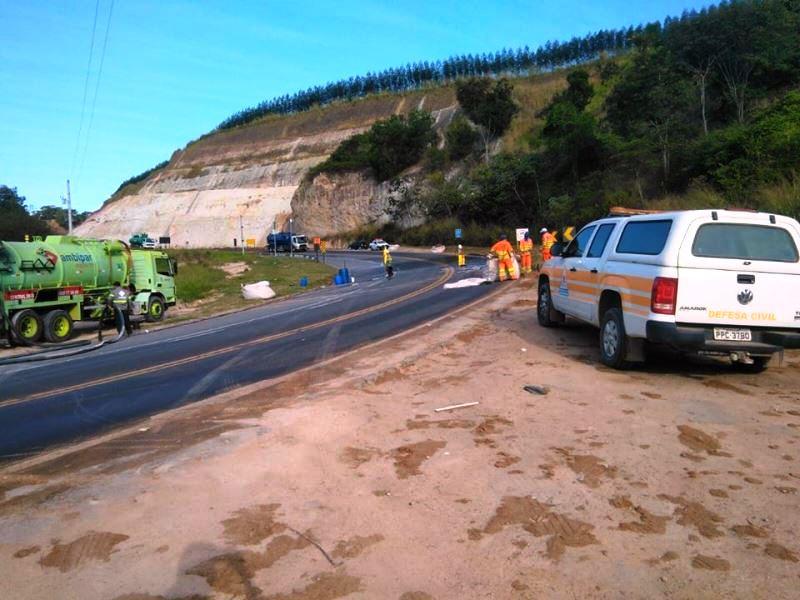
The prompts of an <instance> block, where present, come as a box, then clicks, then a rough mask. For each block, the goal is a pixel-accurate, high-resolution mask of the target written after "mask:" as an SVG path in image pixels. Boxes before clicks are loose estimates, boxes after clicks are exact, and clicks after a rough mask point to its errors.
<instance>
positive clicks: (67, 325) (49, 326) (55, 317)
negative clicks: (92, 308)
mask: <svg viewBox="0 0 800 600" xmlns="http://www.w3.org/2000/svg"><path fill="white" fill-rule="evenodd" d="M72 329H73V323H72V317H70V316H69V313H67V311H65V310H51V311H50V312H49V313H47V314H46V315H45V316H44V339H46V340H47V341H48V342H53V343H54V344H58V343H60V342H66V341H67V340H68V339H69V338H71V337H72Z"/></svg>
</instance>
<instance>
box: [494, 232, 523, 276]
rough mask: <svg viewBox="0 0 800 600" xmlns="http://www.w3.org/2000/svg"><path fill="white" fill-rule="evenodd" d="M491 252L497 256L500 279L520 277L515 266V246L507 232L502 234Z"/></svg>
mask: <svg viewBox="0 0 800 600" xmlns="http://www.w3.org/2000/svg"><path fill="white" fill-rule="evenodd" d="M491 252H492V254H494V255H495V256H496V257H497V275H498V277H499V278H500V281H505V280H506V279H509V278H510V279H519V273H517V270H516V269H515V268H514V256H513V255H514V247H513V246H512V245H511V243H510V242H509V241H508V236H507V235H506V234H505V233H502V234H500V241H499V242H497V243H495V245H494V246H492V250H491Z"/></svg>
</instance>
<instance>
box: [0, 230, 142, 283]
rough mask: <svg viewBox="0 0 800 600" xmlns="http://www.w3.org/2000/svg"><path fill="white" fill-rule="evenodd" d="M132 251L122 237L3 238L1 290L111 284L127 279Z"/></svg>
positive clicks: (0, 243) (0, 264)
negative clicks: (37, 239) (10, 239)
mask: <svg viewBox="0 0 800 600" xmlns="http://www.w3.org/2000/svg"><path fill="white" fill-rule="evenodd" d="M131 266H132V263H131V254H130V250H129V249H128V247H127V246H126V245H125V244H123V243H122V242H119V241H107V240H89V239H83V238H76V237H72V236H48V237H47V238H46V239H45V240H44V241H34V242H0V291H3V292H8V291H13V290H31V289H35V290H40V289H45V288H64V287H69V286H79V287H82V288H83V289H84V290H102V289H107V288H110V287H111V286H112V285H113V283H114V282H116V281H119V282H123V281H127V280H128V277H129V273H130V270H131Z"/></svg>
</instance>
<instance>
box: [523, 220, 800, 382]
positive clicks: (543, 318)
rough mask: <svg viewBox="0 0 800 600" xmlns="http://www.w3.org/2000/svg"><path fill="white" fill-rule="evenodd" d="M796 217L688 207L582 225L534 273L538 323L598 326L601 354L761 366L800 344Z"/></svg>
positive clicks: (614, 363) (619, 362) (624, 360)
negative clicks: (659, 349)
mask: <svg viewBox="0 0 800 600" xmlns="http://www.w3.org/2000/svg"><path fill="white" fill-rule="evenodd" d="M798 247H800V224H798V222H797V221H795V220H794V219H791V218H789V217H782V216H778V215H773V214H768V213H756V212H745V211H731V210H693V211H680V212H664V213H657V214H647V215H635V216H621V217H613V216H612V217H609V218H605V219H600V220H598V221H595V222H593V223H589V224H588V225H587V226H586V227H584V228H583V229H581V231H580V232H579V233H578V235H577V236H575V238H574V239H573V240H572V241H571V242H570V243H569V244H568V245H566V246H564V245H562V244H555V245H554V246H553V248H552V250H551V252H552V254H553V258H552V259H550V260H548V261H547V262H545V264H544V265H543V267H542V271H541V274H540V276H539V286H538V288H539V303H538V308H537V315H538V319H539V323H540V324H541V325H543V326H545V327H549V326H552V325H555V324H556V323H558V322H561V321H563V320H564V317H565V316H569V317H572V318H574V319H578V320H580V321H584V322H586V323H591V324H593V325H595V326H598V327H599V328H600V358H601V360H602V362H603V363H605V364H606V365H608V366H611V367H614V368H624V367H625V366H627V365H628V363H630V362H636V361H640V360H644V351H645V349H646V345H659V346H664V347H668V348H671V349H672V350H676V351H678V352H681V353H684V354H695V355H698V354H699V355H711V356H718V357H723V358H728V359H730V360H731V361H732V362H733V363H734V364H737V365H740V366H741V367H743V368H744V369H745V370H748V371H754V372H755V371H761V370H763V369H764V368H766V367H767V365H768V364H769V362H770V360H771V359H772V357H773V356H774V355H775V354H780V353H781V352H782V351H783V349H784V348H800V252H798Z"/></svg>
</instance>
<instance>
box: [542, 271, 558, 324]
mask: <svg viewBox="0 0 800 600" xmlns="http://www.w3.org/2000/svg"><path fill="white" fill-rule="evenodd" d="M554 314H555V315H557V316H560V314H559V313H558V311H557V310H555V309H554V308H553V296H552V295H551V294H550V282H549V281H547V280H544V281H541V282H539V295H538V298H537V305H536V317H537V318H538V320H539V325H541V326H542V327H555V326H556V325H557V324H558V322H559V321H557V320H555V319H553V315H554Z"/></svg>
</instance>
